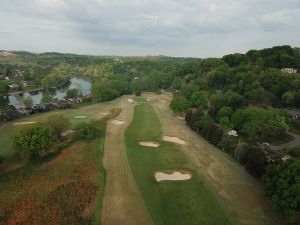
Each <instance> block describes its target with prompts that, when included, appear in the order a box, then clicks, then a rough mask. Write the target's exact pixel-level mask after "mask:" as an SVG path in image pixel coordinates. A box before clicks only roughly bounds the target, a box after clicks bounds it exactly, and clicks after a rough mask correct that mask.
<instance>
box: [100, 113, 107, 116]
mask: <svg viewBox="0 0 300 225" xmlns="http://www.w3.org/2000/svg"><path fill="white" fill-rule="evenodd" d="M107 115H108V113H99V116H107Z"/></svg>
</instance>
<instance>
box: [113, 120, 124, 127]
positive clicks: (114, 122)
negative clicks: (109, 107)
mask: <svg viewBox="0 0 300 225" xmlns="http://www.w3.org/2000/svg"><path fill="white" fill-rule="evenodd" d="M111 123H112V124H114V125H118V126H119V125H122V124H124V123H125V122H124V121H122V120H112V121H111Z"/></svg>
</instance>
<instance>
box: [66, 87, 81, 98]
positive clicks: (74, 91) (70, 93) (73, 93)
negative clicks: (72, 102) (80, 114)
mask: <svg viewBox="0 0 300 225" xmlns="http://www.w3.org/2000/svg"><path fill="white" fill-rule="evenodd" d="M80 94H81V93H80V90H79V89H78V88H71V89H68V90H67V93H66V98H77V97H79V95H80Z"/></svg>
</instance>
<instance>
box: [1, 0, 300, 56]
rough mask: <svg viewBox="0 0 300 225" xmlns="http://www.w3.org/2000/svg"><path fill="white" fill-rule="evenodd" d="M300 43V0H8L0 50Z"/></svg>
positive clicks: (140, 50)
mask: <svg viewBox="0 0 300 225" xmlns="http://www.w3.org/2000/svg"><path fill="white" fill-rule="evenodd" d="M283 44H288V45H291V46H294V47H295V46H300V0H0V49H5V50H27V51H33V52H45V51H58V52H69V53H87V54H97V55H158V54H162V55H170V56H196V57H217V56H222V55H224V54H228V53H233V52H245V51H247V50H249V49H253V48H256V49H260V48H265V47H271V46H273V45H283Z"/></svg>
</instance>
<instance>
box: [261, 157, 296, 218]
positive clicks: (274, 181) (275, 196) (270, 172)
mask: <svg viewBox="0 0 300 225" xmlns="http://www.w3.org/2000/svg"><path fill="white" fill-rule="evenodd" d="M262 181H263V184H264V189H265V195H266V197H267V198H268V199H269V201H270V202H271V204H272V206H273V208H274V209H275V210H276V211H278V212H280V213H281V214H282V215H284V216H285V217H286V218H287V219H288V220H289V221H290V222H291V223H294V222H295V221H296V219H297V218H299V215H300V214H299V213H300V161H299V160H287V161H285V162H281V163H280V164H274V165H270V166H268V167H267V169H266V173H265V175H264V176H263V178H262Z"/></svg>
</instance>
